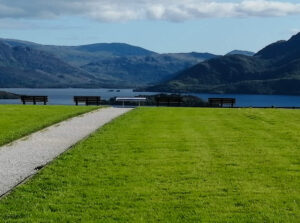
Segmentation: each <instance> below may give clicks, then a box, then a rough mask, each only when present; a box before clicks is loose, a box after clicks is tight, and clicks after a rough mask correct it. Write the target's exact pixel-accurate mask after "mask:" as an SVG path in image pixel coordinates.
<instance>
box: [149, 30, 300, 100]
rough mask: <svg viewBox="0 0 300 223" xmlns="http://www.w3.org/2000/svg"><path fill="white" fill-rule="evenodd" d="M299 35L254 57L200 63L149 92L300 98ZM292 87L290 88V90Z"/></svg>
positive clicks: (273, 45) (276, 44)
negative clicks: (291, 95)
mask: <svg viewBox="0 0 300 223" xmlns="http://www.w3.org/2000/svg"><path fill="white" fill-rule="evenodd" d="M295 83H297V84H300V33H299V34H297V35H295V36H293V37H291V38H290V39H289V40H288V41H278V42H275V43H272V44H270V45H268V46H266V47H264V48H263V49H262V50H260V51H259V52H257V53H256V54H255V55H254V56H251V57H249V56H245V55H225V56H223V57H217V58H213V59H210V60H207V61H204V62H202V63H199V64H197V65H195V66H193V67H191V68H188V69H186V70H184V71H182V72H180V73H179V74H178V75H177V76H176V77H175V78H173V79H172V80H170V81H167V82H165V83H163V84H159V85H156V86H153V87H149V88H147V89H145V90H147V91H159V92H177V93H180V92H197V93H241V94H300V87H297V84H295ZM289 86H290V87H289Z"/></svg>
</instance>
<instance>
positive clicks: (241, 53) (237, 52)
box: [226, 50, 255, 57]
mask: <svg viewBox="0 0 300 223" xmlns="http://www.w3.org/2000/svg"><path fill="white" fill-rule="evenodd" d="M226 55H245V56H249V57H252V56H254V55H255V53H254V52H250V51H245V50H233V51H231V52H229V53H227V54H226Z"/></svg>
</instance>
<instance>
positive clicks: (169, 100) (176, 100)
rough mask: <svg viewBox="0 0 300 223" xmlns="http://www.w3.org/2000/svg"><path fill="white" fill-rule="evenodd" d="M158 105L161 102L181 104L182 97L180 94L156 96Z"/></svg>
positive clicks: (168, 104)
mask: <svg viewBox="0 0 300 223" xmlns="http://www.w3.org/2000/svg"><path fill="white" fill-rule="evenodd" d="M155 101H156V106H159V105H161V104H164V105H167V106H171V105H177V106H180V105H181V103H182V97H180V96H157V97H155Z"/></svg>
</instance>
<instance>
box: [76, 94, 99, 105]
mask: <svg viewBox="0 0 300 223" xmlns="http://www.w3.org/2000/svg"><path fill="white" fill-rule="evenodd" d="M74 102H75V104H76V105H78V104H79V103H85V105H98V106H99V105H100V102H101V97H99V96H74Z"/></svg>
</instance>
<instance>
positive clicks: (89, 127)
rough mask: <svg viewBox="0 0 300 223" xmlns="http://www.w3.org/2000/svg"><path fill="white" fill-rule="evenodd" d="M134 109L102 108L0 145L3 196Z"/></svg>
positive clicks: (1, 192)
mask: <svg viewBox="0 0 300 223" xmlns="http://www.w3.org/2000/svg"><path fill="white" fill-rule="evenodd" d="M130 110H131V108H102V109H99V110H96V111H93V112H90V113H87V114H84V115H81V116H78V117H75V118H72V119H69V120H66V121H63V122H61V123H58V124H56V125H53V126H50V127H48V128H46V129H43V130H41V131H39V132H36V133H33V134H32V135H30V136H27V137H25V138H22V139H19V140H17V141H15V142H13V143H11V144H9V145H5V146H2V147H0V197H1V196H3V195H4V194H6V193H7V192H9V191H10V190H11V189H12V188H14V187H15V186H17V185H18V184H20V183H22V182H23V181H24V180H25V179H27V178H28V177H30V176H32V175H33V174H35V173H36V172H37V171H38V170H39V169H40V168H41V167H43V166H44V165H46V164H47V163H48V162H50V161H51V160H53V159H54V158H55V157H57V156H58V155H60V154H61V153H63V152H64V151H66V150H67V149H68V148H70V147H71V146H72V145H74V144H75V143H77V142H78V141H80V140H82V139H83V138H85V137H87V136H89V135H90V134H91V133H93V132H94V131H96V130H97V129H98V128H100V127H101V126H103V125H104V124H106V123H108V122H110V121H111V120H112V119H114V118H116V117H118V116H120V115H122V114H124V113H126V112H128V111H130Z"/></svg>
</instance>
